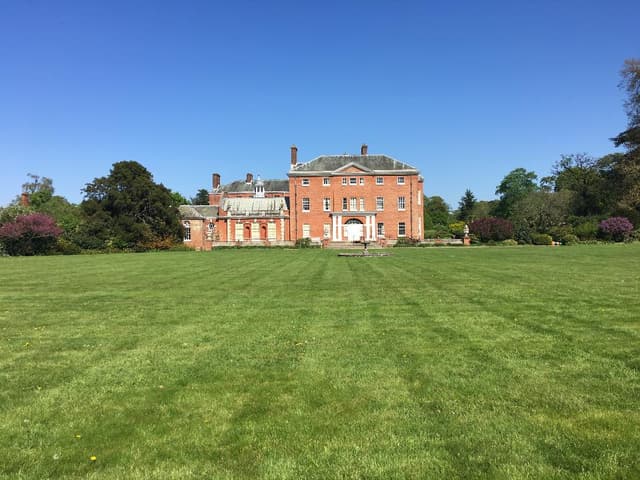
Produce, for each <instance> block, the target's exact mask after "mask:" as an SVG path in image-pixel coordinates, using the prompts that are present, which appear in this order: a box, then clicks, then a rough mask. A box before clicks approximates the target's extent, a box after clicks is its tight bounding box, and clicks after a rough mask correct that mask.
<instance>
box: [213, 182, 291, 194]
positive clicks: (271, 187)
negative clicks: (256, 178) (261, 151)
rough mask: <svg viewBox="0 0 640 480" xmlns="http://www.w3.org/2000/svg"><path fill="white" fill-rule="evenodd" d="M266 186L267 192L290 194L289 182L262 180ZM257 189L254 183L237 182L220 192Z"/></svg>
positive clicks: (222, 188)
mask: <svg viewBox="0 0 640 480" xmlns="http://www.w3.org/2000/svg"><path fill="white" fill-rule="evenodd" d="M262 183H263V184H264V191H265V192H288V191H289V180H262ZM254 188H255V182H254V183H247V182H245V181H243V180H236V181H235V182H231V183H227V184H226V185H222V186H221V187H220V191H222V192H227V193H233V192H253V190H254Z"/></svg>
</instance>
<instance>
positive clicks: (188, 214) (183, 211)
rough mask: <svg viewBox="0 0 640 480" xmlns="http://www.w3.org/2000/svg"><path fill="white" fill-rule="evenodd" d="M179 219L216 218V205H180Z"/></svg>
mask: <svg viewBox="0 0 640 480" xmlns="http://www.w3.org/2000/svg"><path fill="white" fill-rule="evenodd" d="M178 211H179V212H180V218H200V219H204V218H214V217H217V216H218V206H217V205H180V206H179V207H178Z"/></svg>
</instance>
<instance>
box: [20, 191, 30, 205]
mask: <svg viewBox="0 0 640 480" xmlns="http://www.w3.org/2000/svg"><path fill="white" fill-rule="evenodd" d="M20 205H22V206H23V207H28V206H29V194H28V193H27V192H22V194H21V195H20Z"/></svg>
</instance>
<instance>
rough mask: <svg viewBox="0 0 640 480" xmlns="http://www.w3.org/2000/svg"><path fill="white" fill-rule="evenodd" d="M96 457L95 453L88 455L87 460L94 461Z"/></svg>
mask: <svg viewBox="0 0 640 480" xmlns="http://www.w3.org/2000/svg"><path fill="white" fill-rule="evenodd" d="M97 459H98V457H96V456H95V455H91V456H90V457H89V460H91V461H92V462H95V461H96V460H97Z"/></svg>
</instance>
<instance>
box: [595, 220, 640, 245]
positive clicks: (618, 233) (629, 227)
mask: <svg viewBox="0 0 640 480" xmlns="http://www.w3.org/2000/svg"><path fill="white" fill-rule="evenodd" d="M598 228H599V230H600V234H601V235H602V237H603V238H605V239H606V240H613V241H614V242H622V241H624V240H625V238H627V237H628V236H629V235H631V232H633V224H632V223H631V222H630V221H629V219H628V218H626V217H610V218H607V219H606V220H603V221H601V222H600V225H598Z"/></svg>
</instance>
